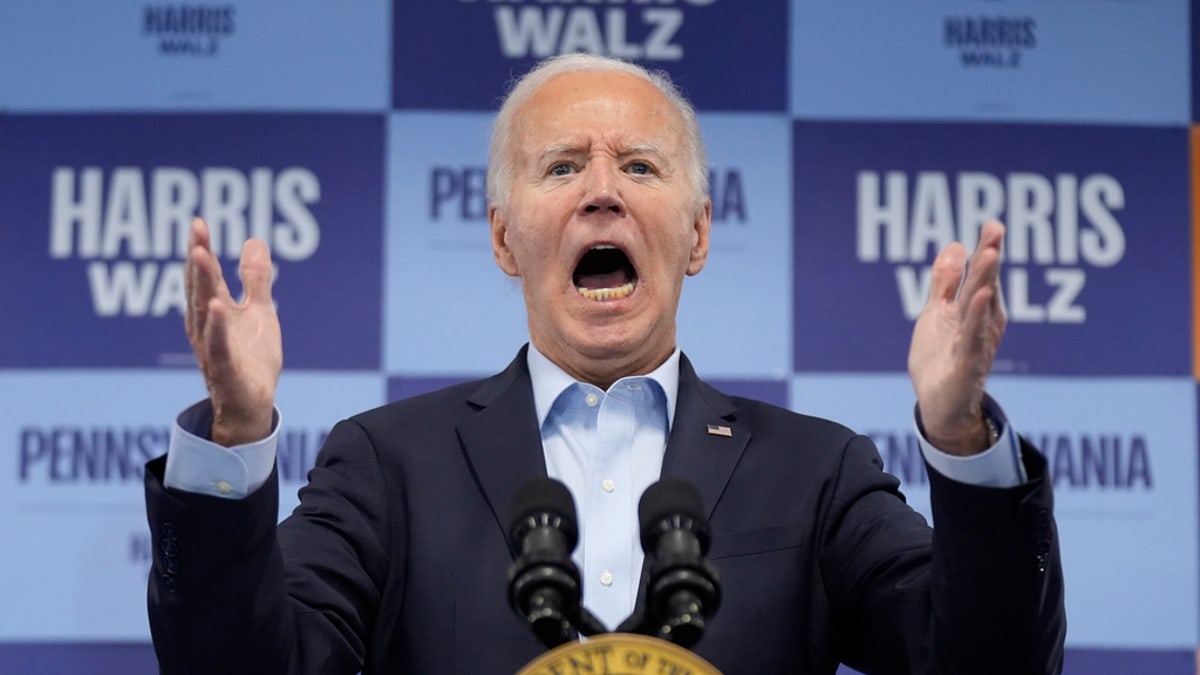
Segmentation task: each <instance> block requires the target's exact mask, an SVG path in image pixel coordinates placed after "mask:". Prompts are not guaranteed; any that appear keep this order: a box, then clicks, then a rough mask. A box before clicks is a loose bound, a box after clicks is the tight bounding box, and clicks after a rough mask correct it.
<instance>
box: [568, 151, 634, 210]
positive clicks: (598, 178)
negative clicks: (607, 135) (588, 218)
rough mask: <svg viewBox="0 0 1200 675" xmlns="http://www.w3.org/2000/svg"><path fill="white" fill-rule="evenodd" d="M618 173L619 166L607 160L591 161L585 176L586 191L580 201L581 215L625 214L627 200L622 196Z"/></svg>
mask: <svg viewBox="0 0 1200 675" xmlns="http://www.w3.org/2000/svg"><path fill="white" fill-rule="evenodd" d="M618 173H619V172H618V170H617V168H616V167H613V166H610V165H609V164H608V163H607V162H599V161H593V162H591V163H589V165H588V167H587V170H586V172H585V177H584V192H583V195H582V198H581V199H580V202H579V210H580V211H581V215H583V214H603V213H609V214H612V215H615V216H623V215H625V200H624V199H623V198H622V197H621V190H620V188H619V180H620V179H619V176H618Z"/></svg>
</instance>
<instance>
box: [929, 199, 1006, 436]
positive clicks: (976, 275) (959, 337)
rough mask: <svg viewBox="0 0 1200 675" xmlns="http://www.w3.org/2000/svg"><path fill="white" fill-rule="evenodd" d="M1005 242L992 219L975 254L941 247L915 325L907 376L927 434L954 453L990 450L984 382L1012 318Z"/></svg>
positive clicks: (1001, 228)
mask: <svg viewBox="0 0 1200 675" xmlns="http://www.w3.org/2000/svg"><path fill="white" fill-rule="evenodd" d="M1003 241H1004V226H1003V225H1001V224H1000V223H997V222H990V223H987V224H986V225H984V226H983V229H982V231H981V232H980V234H979V245H978V246H976V248H975V252H974V253H972V254H971V259H970V260H967V259H966V256H967V252H966V248H965V247H963V245H962V244H959V243H954V244H950V245H949V246H947V247H946V248H944V249H942V252H941V253H939V254H938V257H937V259H936V260H934V262H933V279H932V283H931V284H930V290H929V301H928V302H927V303H926V304H925V308H924V309H922V310H921V316H919V317H917V323H916V326H915V327H914V328H913V338H912V345H911V347H910V348H909V352H908V374H909V377H910V378H912V383H913V389H915V390H916V392H917V404H918V405H919V407H920V411H921V421H922V424H923V426H924V428H925V437H926V438H927V439H929V442H930V443H932V444H933V445H934V447H936V448H938V449H939V450H942V451H944V452H948V453H951V454H956V455H970V454H975V453H978V452H982V451H983V450H986V449H987V437H988V434H987V427H986V426H985V425H984V421H983V410H982V405H983V396H984V384H985V382H986V381H987V376H988V373H990V372H991V370H992V362H993V361H994V360H995V358H996V350H997V349H999V347H1000V338H1001V337H1002V336H1003V335H1004V327H1005V323H1006V318H1005V315H1004V307H1003V306H1002V305H1001V295H1000V248H1001V244H1002V243H1003ZM964 267H965V272H966V279H965V281H964V280H963V274H964ZM960 286H961V288H960Z"/></svg>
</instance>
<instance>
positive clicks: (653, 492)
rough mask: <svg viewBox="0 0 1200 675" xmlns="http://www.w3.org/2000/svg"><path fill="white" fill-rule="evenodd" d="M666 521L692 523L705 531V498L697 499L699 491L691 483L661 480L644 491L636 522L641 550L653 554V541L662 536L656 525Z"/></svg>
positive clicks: (668, 479)
mask: <svg viewBox="0 0 1200 675" xmlns="http://www.w3.org/2000/svg"><path fill="white" fill-rule="evenodd" d="M680 517H682V518H680ZM667 518H675V519H679V520H691V521H692V522H694V523H696V524H698V525H700V526H701V527H702V528H703V529H704V530H707V527H706V526H705V520H706V519H705V515H704V498H703V497H701V496H700V491H699V490H697V489H696V488H695V486H693V485H692V484H691V483H689V482H687V481H685V480H681V479H679V478H663V479H662V480H660V481H658V482H657V483H655V484H653V485H651V486H650V487H648V488H646V491H645V492H644V493H642V499H641V501H639V502H638V522H639V523H641V530H642V531H641V535H642V549H643V550H645V551H650V550H653V548H654V543H655V540H656V539H657V538H658V534H661V532H658V527H659V524H660V523H661V522H662V521H663V520H664V519H667ZM676 527H687V526H686V525H678V526H676ZM656 532H658V534H656ZM705 539H707V536H705ZM705 543H707V542H705Z"/></svg>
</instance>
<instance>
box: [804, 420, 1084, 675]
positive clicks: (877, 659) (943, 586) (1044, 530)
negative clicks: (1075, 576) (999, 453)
mask: <svg viewBox="0 0 1200 675" xmlns="http://www.w3.org/2000/svg"><path fill="white" fill-rule="evenodd" d="M1021 450H1022V457H1023V461H1024V463H1025V468H1026V471H1027V474H1028V476H1029V481H1028V482H1026V483H1024V484H1022V485H1019V486H1016V487H1012V488H990V487H979V486H973V485H968V484H965V483H959V482H956V481H953V480H951V479H949V478H946V477H945V476H942V475H941V474H939V473H937V471H936V470H934V469H932V468H930V469H929V481H930V496H931V501H932V507H933V517H934V521H935V526H936V527H935V528H934V529H933V530H932V531H931V530H930V529H929V528H928V527H927V525H926V524H925V522H924V519H923V518H922V517H921V516H920V515H919V514H917V513H916V512H914V511H912V510H911V509H909V508H908V507H907V506H905V505H904V504H903V503H901V500H902V499H903V497H902V496H901V495H900V494H899V482H898V481H897V480H896V479H895V478H894V477H892V476H890V475H888V474H886V473H884V472H883V471H882V470H881V469H882V462H881V460H880V458H879V454H878V452H877V451H876V450H875V447H874V446H873V444H872V443H871V442H870V440H869V439H867V438H864V437H861V436H860V437H857V438H855V439H854V440H852V441H851V442H850V443H849V444H848V445H847V446H846V449H845V452H844V455H843V458H842V465H841V467H840V469H839V475H838V477H837V479H836V484H835V487H834V489H833V490H832V493H831V495H832V496H831V497H830V498H829V500H830V501H829V503H828V504H827V511H826V513H827V514H828V516H827V519H826V526H825V531H824V533H823V536H822V551H821V559H820V565H821V573H822V576H823V578H824V579H825V585H826V588H827V589H828V592H829V594H830V604H831V607H832V608H833V610H834V616H833V627H832V631H833V636H832V637H833V640H834V643H835V649H836V651H837V652H838V655H839V657H840V658H841V659H842V660H843V661H844V662H845V663H847V664H848V665H850V666H852V667H854V668H857V669H859V670H861V671H863V672H865V673H873V674H874V673H879V674H883V673H897V672H900V673H912V674H914V675H915V674H917V673H921V674H928V675H933V674H938V675H952V674H957V673H972V674H979V675H987V674H990V673H996V674H1000V673H1004V674H1011V673H1058V672H1061V669H1062V658H1063V641H1064V636H1065V633H1066V617H1065V612H1064V609H1063V579H1062V567H1061V563H1060V560H1059V555H1058V539H1057V533H1056V529H1055V524H1054V518H1053V513H1052V512H1053V497H1052V494H1051V486H1050V482H1049V480H1048V478H1047V476H1046V463H1045V459H1044V458H1043V457H1042V456H1041V455H1040V454H1039V453H1038V452H1037V451H1036V450H1035V449H1034V448H1033V447H1032V446H1030V445H1028V444H1027V443H1025V442H1024V441H1022V449H1021ZM898 497H899V499H898Z"/></svg>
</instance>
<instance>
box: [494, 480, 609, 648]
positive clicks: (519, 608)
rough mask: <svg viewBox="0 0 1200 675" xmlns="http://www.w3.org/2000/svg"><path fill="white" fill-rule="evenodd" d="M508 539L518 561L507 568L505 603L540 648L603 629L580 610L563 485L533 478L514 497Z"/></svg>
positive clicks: (570, 511) (573, 534)
mask: <svg viewBox="0 0 1200 675" xmlns="http://www.w3.org/2000/svg"><path fill="white" fill-rule="evenodd" d="M510 513H511V515H512V519H511V521H510V525H509V528H508V541H509V545H510V546H511V547H512V549H513V551H515V552H516V553H517V558H516V560H515V561H514V562H513V565H512V567H510V568H509V573H508V601H509V604H511V605H512V607H513V609H514V610H515V611H516V612H517V614H519V615H521V617H522V618H524V619H525V620H526V621H527V622H528V623H529V625H530V627H531V628H532V629H533V632H534V634H535V635H536V636H537V638H538V640H540V641H541V642H542V644H544V645H546V647H548V648H554V647H557V646H558V645H561V644H565V643H567V642H569V641H571V640H574V639H575V638H576V630H578V631H579V632H581V633H583V634H584V635H596V634H598V633H602V632H604V627H603V626H602V625H601V624H600V622H599V621H597V620H596V618H595V617H594V616H592V615H591V613H589V612H587V611H586V610H584V609H583V608H582V607H581V606H580V596H581V591H580V588H581V586H580V580H579V568H577V567H576V566H575V563H574V562H572V560H571V551H573V550H574V549H575V544H576V543H577V542H578V541H579V530H578V527H577V526H576V523H575V502H574V500H572V499H571V493H570V491H568V490H567V486H565V485H563V484H562V483H560V482H558V481H556V480H553V479H551V478H544V477H539V478H534V479H533V480H531V481H529V482H528V483H526V484H525V485H523V486H521V488H520V489H519V490H517V492H516V494H515V495H513V499H512V510H511V511H510Z"/></svg>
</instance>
